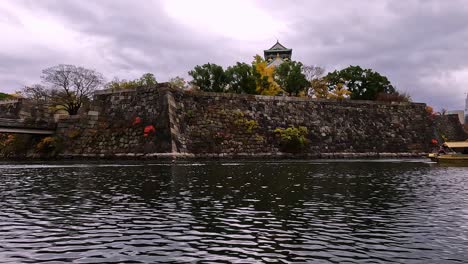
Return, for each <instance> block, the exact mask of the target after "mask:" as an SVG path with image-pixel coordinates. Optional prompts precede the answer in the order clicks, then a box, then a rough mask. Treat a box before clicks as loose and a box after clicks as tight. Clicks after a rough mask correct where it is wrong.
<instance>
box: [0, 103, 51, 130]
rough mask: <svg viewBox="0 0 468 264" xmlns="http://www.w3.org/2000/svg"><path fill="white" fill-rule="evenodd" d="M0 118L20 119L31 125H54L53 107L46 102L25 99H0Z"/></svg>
mask: <svg viewBox="0 0 468 264" xmlns="http://www.w3.org/2000/svg"><path fill="white" fill-rule="evenodd" d="M0 118H6V119H20V120H21V121H22V122H23V123H24V124H25V125H26V126H31V127H50V128H54V127H55V122H54V111H53V109H51V108H50V107H49V105H47V104H43V103H41V102H36V101H32V100H27V99H16V100H8V101H0Z"/></svg>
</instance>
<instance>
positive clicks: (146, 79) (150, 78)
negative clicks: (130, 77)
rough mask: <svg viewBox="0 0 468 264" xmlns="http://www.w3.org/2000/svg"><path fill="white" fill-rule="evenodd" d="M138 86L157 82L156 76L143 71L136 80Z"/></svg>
mask: <svg viewBox="0 0 468 264" xmlns="http://www.w3.org/2000/svg"><path fill="white" fill-rule="evenodd" d="M136 82H137V83H138V85H139V86H150V85H156V84H158V82H157V81H156V77H154V74H152V73H149V72H147V73H145V74H143V75H142V76H141V77H140V78H139V79H137V80H136Z"/></svg>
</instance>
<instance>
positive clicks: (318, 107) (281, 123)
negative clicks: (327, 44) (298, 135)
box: [176, 93, 432, 156]
mask: <svg viewBox="0 0 468 264" xmlns="http://www.w3.org/2000/svg"><path fill="white" fill-rule="evenodd" d="M176 101H177V102H178V109H177V116H178V117H179V124H180V137H181V138H180V141H181V142H182V150H184V151H186V152H188V153H195V154H201V153H204V154H207V153H223V154H226V155H240V156H245V155H248V154H249V153H278V152H280V151H281V150H282V149H281V147H280V140H279V138H278V135H277V133H275V132H274V130H275V129H276V128H287V127H289V126H295V127H299V126H305V127H307V129H308V135H307V139H308V144H307V145H306V147H305V148H304V149H303V150H302V151H300V152H301V153H303V154H312V155H314V154H315V155H320V154H323V153H388V152H391V153H418V152H426V151H428V150H429V148H430V145H429V142H430V139H431V131H432V129H431V123H430V120H429V119H428V115H427V113H426V111H425V107H426V105H425V104H417V103H381V102H369V101H350V100H345V101H331V100H320V99H308V98H294V97H271V96H249V95H236V94H212V93H199V94H190V93H177V96H176ZM248 124H254V128H253V129H251V128H252V127H250V128H249V125H248Z"/></svg>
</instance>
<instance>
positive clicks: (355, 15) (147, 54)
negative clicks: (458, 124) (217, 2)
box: [0, 0, 468, 109]
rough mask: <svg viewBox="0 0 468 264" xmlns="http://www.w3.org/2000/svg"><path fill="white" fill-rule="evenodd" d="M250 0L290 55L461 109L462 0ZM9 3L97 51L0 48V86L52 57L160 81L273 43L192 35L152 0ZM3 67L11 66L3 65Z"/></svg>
mask: <svg viewBox="0 0 468 264" xmlns="http://www.w3.org/2000/svg"><path fill="white" fill-rule="evenodd" d="M257 5H258V6H259V7H260V8H262V9H264V10H266V11H267V12H268V13H269V14H271V15H272V16H273V17H275V19H277V20H279V21H282V22H284V23H285V24H286V25H287V27H286V28H285V29H284V31H283V32H281V33H280V35H278V36H271V37H272V39H271V42H273V41H274V38H275V37H278V38H279V39H280V41H281V42H283V44H285V45H286V46H288V47H290V48H293V50H294V51H293V56H294V59H296V60H301V61H302V62H304V63H306V64H318V65H322V66H325V67H326V69H327V70H330V71H332V70H334V69H339V68H343V67H346V66H348V65H361V66H363V67H367V68H372V69H374V70H376V71H378V72H380V73H382V74H384V75H387V76H388V77H389V79H390V80H391V81H392V83H393V84H394V85H396V86H397V88H399V89H400V90H402V91H407V92H409V93H410V94H411V95H412V96H413V98H414V99H415V100H416V101H422V102H427V103H428V104H431V105H434V106H436V107H438V108H441V107H445V108H450V109H454V108H463V103H464V98H463V96H464V95H463V92H464V89H465V88H463V87H458V86H457V84H458V83H457V82H454V80H453V78H452V79H450V78H448V79H447V82H445V83H444V81H443V80H444V78H447V76H449V75H450V74H451V73H453V72H455V71H459V70H463V69H466V70H468V61H467V60H466V59H465V57H466V53H467V51H468V6H467V5H466V4H465V2H464V1H463V0H453V1H443V0H439V1H438V0H424V1H422V0H421V1H417V0H409V1H391V0H388V1H369V0H348V1H338V0H330V1H327V2H324V1H306V0H294V1H266V0H261V1H258V2H257ZM18 6H20V8H26V9H29V10H32V11H34V12H35V13H38V14H40V15H42V16H52V17H54V18H56V19H57V20H58V21H59V22H60V23H63V26H64V27H66V28H69V29H70V30H73V31H75V32H78V33H79V34H80V35H81V36H83V37H84V38H86V39H85V40H83V41H86V40H87V41H90V43H91V44H90V47H89V48H90V49H93V50H94V51H93V52H94V53H95V54H96V58H82V56H80V54H79V52H80V51H77V53H78V54H75V53H64V52H60V51H54V50H46V49H44V48H43V49H42V50H41V51H40V53H41V56H38V55H37V53H38V51H37V50H30V51H25V53H24V57H22V58H11V56H10V57H9V58H8V59H5V58H7V57H8V56H7V55H8V54H5V53H3V54H2V53H1V52H0V59H2V60H1V62H0V85H1V87H3V86H8V85H13V86H14V85H15V84H14V83H15V82H16V83H23V82H22V80H25V81H32V80H35V79H38V77H39V76H38V72H40V69H42V68H44V67H47V66H51V65H53V64H57V63H72V64H81V65H83V66H86V67H90V68H97V70H99V71H101V72H103V73H104V74H105V75H106V76H107V77H108V79H111V78H112V77H113V76H119V77H124V78H131V77H136V75H139V74H141V73H143V72H154V73H155V74H156V76H157V78H158V79H159V80H166V79H168V78H170V77H173V76H175V75H183V76H185V75H186V72H187V71H188V70H190V69H191V68H193V67H194V66H195V65H197V64H202V63H206V62H213V63H217V64H221V65H224V66H227V65H229V64H233V63H234V62H235V61H246V62H250V61H251V58H252V56H253V55H255V54H257V53H260V54H261V53H262V50H263V49H265V48H268V47H270V46H271V45H272V44H273V43H264V44H261V43H260V44H259V43H258V42H255V41H245V42H239V41H237V40H232V39H229V38H227V37H226V36H222V35H214V34H209V33H206V34H203V35H202V34H201V33H196V32H194V31H192V30H191V29H190V28H188V27H186V26H184V25H182V24H180V23H179V22H178V21H176V20H174V19H172V18H171V17H170V16H169V15H168V14H166V13H165V11H164V9H163V6H162V4H161V2H157V1H156V2H151V1H143V0H136V1H121V0H119V1H110V0H102V1H58V0H55V1H50V0H49V1H48V0H44V1H23V2H21V4H18ZM1 11H2V10H1V7H0V13H2V12H1ZM213 12H216V10H213ZM4 17H9V19H8V20H2V21H3V22H2V21H0V23H19V22H18V21H19V20H15V17H14V16H11V15H10V16H6V15H5V16H4ZM239 19H242V14H239ZM213 23H216V21H213ZM252 26H255V25H252ZM59 37H60V36H57V38H59ZM31 42H34V39H31ZM1 45H2V44H1V43H0V48H1ZM261 45H263V46H261ZM94 53H92V54H94ZM88 56H89V55H88ZM9 68H15V69H18V70H13V71H10V72H8V69H9ZM25 75H28V76H29V75H35V76H33V77H30V76H29V77H25ZM15 76H16V77H15ZM15 78H16V79H15ZM440 80H442V81H440ZM465 81H468V80H465Z"/></svg>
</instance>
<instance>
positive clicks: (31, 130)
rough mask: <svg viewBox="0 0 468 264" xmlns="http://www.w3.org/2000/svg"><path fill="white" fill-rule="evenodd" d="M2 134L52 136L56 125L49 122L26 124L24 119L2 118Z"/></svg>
mask: <svg viewBox="0 0 468 264" xmlns="http://www.w3.org/2000/svg"><path fill="white" fill-rule="evenodd" d="M0 133H15V134H34V135H52V134H54V133H55V127H54V125H53V124H52V125H51V124H50V123H47V122H25V120H24V119H9V118H0Z"/></svg>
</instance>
